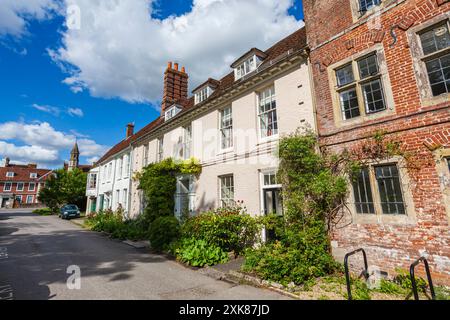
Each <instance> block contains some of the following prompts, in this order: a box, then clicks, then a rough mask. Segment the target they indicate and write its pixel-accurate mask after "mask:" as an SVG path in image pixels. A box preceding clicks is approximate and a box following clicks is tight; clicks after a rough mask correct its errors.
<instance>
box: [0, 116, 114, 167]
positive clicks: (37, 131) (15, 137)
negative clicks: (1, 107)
mask: <svg viewBox="0 0 450 320" xmlns="http://www.w3.org/2000/svg"><path fill="white" fill-rule="evenodd" d="M76 139H77V137H76V135H74V134H66V133H64V132H61V131H57V130H55V129H54V128H53V127H52V126H51V125H50V124H49V123H47V122H34V123H24V122H6V123H0V158H2V157H3V158H5V157H10V158H11V160H12V161H15V160H18V161H23V162H37V163H39V164H41V165H44V166H46V165H47V166H51V167H54V166H61V165H62V163H63V161H64V159H66V160H67V158H68V157H69V152H70V149H71V148H72V146H73V144H74V143H75V141H76ZM19 143H21V144H23V145H18V144H19ZM78 145H79V148H80V153H81V156H83V157H90V158H93V157H99V156H102V155H103V154H104V153H105V152H106V151H107V150H108V148H109V147H107V146H104V145H100V144H98V143H96V142H95V141H94V140H91V139H88V138H82V139H80V140H78ZM63 152H64V153H63Z"/></svg>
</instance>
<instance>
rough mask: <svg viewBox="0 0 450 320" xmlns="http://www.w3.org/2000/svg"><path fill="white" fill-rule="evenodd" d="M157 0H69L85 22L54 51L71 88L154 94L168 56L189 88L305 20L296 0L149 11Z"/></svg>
mask: <svg viewBox="0 0 450 320" xmlns="http://www.w3.org/2000/svg"><path fill="white" fill-rule="evenodd" d="M154 1H155V0H134V1H129V0H116V1H109V0H98V1H92V0H66V5H77V6H78V7H79V8H80V13H81V20H80V22H81V24H80V29H68V30H66V31H65V32H64V33H63V38H62V43H63V47H61V48H57V49H55V50H49V55H50V56H51V57H52V59H53V60H54V61H55V62H56V63H57V64H58V65H59V66H60V67H61V68H62V70H63V71H67V72H68V73H69V74H68V77H67V78H66V79H65V80H64V81H63V82H64V83H65V84H67V85H68V86H70V87H71V89H72V90H73V91H74V92H80V90H83V89H84V90H86V89H87V90H89V91H90V93H91V94H92V95H93V96H96V97H106V98H112V97H119V98H121V99H124V100H126V101H129V102H156V101H158V100H159V99H161V95H162V78H163V72H164V69H165V67H166V65H167V61H172V60H174V61H179V62H180V64H181V65H183V66H186V68H187V71H188V73H189V75H190V79H191V88H193V86H194V85H196V84H198V83H200V82H203V81H205V80H206V79H207V78H208V77H216V78H218V77H221V76H223V75H225V74H226V73H228V72H229V71H230V69H229V65H230V63H231V62H232V61H233V60H234V59H235V58H237V57H239V56H240V55H242V54H243V53H244V52H246V51H247V50H248V49H250V48H251V47H258V48H260V49H263V50H264V49H266V48H268V47H270V46H271V45H272V44H274V43H275V42H277V41H278V40H280V39H282V38H283V37H285V36H287V35H288V34H290V33H292V32H294V31H295V30H297V29H298V28H300V27H301V26H302V25H303V22H302V21H297V20H296V19H295V18H294V17H293V16H290V15H289V14H288V9H289V8H290V7H291V6H292V5H293V0H194V3H193V7H192V11H190V12H189V13H186V14H184V15H181V16H178V17H175V16H171V17H169V18H166V19H164V20H158V19H152V18H151V13H152V10H153V9H152V4H153V3H154Z"/></svg>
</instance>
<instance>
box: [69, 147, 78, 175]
mask: <svg viewBox="0 0 450 320" xmlns="http://www.w3.org/2000/svg"><path fill="white" fill-rule="evenodd" d="M79 160H80V150H79V149H78V143H77V142H76V141H75V145H74V146H73V148H72V151H71V152H70V161H69V168H68V170H69V171H72V170H73V169H75V168H78V165H79Z"/></svg>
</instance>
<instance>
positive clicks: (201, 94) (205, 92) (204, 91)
mask: <svg viewBox="0 0 450 320" xmlns="http://www.w3.org/2000/svg"><path fill="white" fill-rule="evenodd" d="M212 92H213V90H212V89H211V87H210V86H204V87H202V88H200V89H199V90H197V91H196V92H195V94H194V99H195V104H199V103H202V102H203V101H205V100H206V99H208V98H209V96H210V95H211V94H212Z"/></svg>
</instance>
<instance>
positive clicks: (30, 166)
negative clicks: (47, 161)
mask: <svg viewBox="0 0 450 320" xmlns="http://www.w3.org/2000/svg"><path fill="white" fill-rule="evenodd" d="M28 168H30V169H37V164H36V163H29V164H28Z"/></svg>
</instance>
